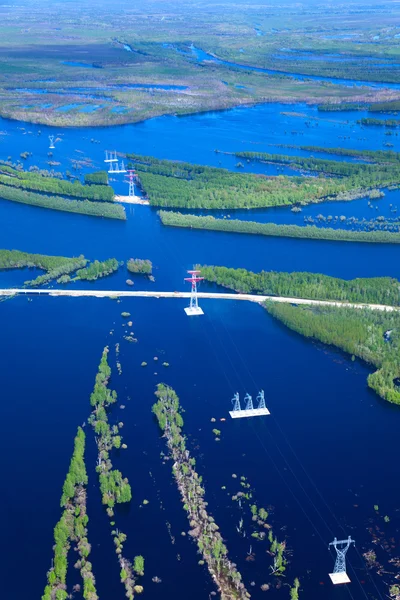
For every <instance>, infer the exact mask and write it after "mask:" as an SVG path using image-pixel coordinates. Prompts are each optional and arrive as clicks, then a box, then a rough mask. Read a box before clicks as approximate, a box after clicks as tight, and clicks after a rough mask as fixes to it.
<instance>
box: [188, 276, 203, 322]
mask: <svg viewBox="0 0 400 600" xmlns="http://www.w3.org/2000/svg"><path fill="white" fill-rule="evenodd" d="M188 273H189V275H191V277H185V281H190V283H191V284H192V292H191V294H190V305H189V306H188V307H187V308H185V313H186V314H187V315H188V317H192V316H194V315H204V312H203V311H202V309H201V308H200V306H199V303H198V300H197V283H198V282H199V281H202V280H203V279H204V277H198V274H199V273H200V271H188Z"/></svg>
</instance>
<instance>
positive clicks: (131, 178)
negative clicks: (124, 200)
mask: <svg viewBox="0 0 400 600" xmlns="http://www.w3.org/2000/svg"><path fill="white" fill-rule="evenodd" d="M135 179H136V173H135V171H134V170H133V169H128V175H125V181H127V182H128V183H129V194H128V195H129V197H131V198H133V197H134V196H135Z"/></svg>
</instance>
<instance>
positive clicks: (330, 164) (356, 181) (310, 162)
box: [235, 147, 400, 190]
mask: <svg viewBox="0 0 400 600" xmlns="http://www.w3.org/2000/svg"><path fill="white" fill-rule="evenodd" d="M328 150H329V151H328V153H329V154H333V152H332V149H328ZM334 150H335V151H336V150H337V151H338V152H335V154H341V152H340V151H341V150H342V149H341V148H335V149H334ZM314 151H316V152H322V148H319V147H318V150H314ZM344 152H351V153H353V152H356V151H353V150H350V151H349V150H345V151H344ZM383 154H385V153H383ZM392 154H396V153H394V152H393V153H392ZM235 156H238V157H241V158H245V159H247V160H253V161H260V162H267V163H269V162H272V163H278V164H282V165H285V164H287V165H290V166H291V167H292V168H295V169H305V170H307V171H315V172H318V173H325V174H330V175H338V176H339V177H347V178H348V180H347V181H348V182H349V185H348V186H347V187H348V189H349V190H351V189H353V188H364V189H365V188H370V187H376V186H382V185H391V184H393V183H398V182H399V181H400V176H399V173H398V165H394V164H392V163H393V162H394V161H395V160H396V159H395V158H394V157H393V156H388V157H387V156H384V157H382V158H381V157H378V156H376V155H374V159H375V160H380V161H381V162H380V163H379V164H376V163H375V162H374V163H365V162H362V163H354V162H345V161H334V160H327V159H323V158H314V157H313V156H310V157H304V156H288V155H284V154H267V153H265V152H236V153H235ZM350 156H355V155H353V154H350ZM364 156H367V155H364ZM370 158H372V157H370ZM386 158H387V160H388V162H389V164H387V163H386V162H383V161H384V160H385V159H386Z"/></svg>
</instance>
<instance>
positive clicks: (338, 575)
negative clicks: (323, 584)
mask: <svg viewBox="0 0 400 600" xmlns="http://www.w3.org/2000/svg"><path fill="white" fill-rule="evenodd" d="M351 544H355V541H354V540H352V539H351V536H350V535H349V537H348V538H347V540H338V539H337V538H335V539H334V540H333V542H331V543H330V544H329V547H330V546H333V547H334V548H335V550H336V555H337V556H336V561H335V566H334V568H333V573H329V577H330V578H331V580H332V583H334V584H335V585H337V584H338V583H350V578H349V576H348V575H347V573H346V553H347V550H348V549H349V548H350V545H351Z"/></svg>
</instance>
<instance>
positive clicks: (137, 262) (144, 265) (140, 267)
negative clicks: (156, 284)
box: [126, 258, 153, 275]
mask: <svg viewBox="0 0 400 600" xmlns="http://www.w3.org/2000/svg"><path fill="white" fill-rule="evenodd" d="M126 267H127V269H128V271H129V272H130V273H141V274H143V275H151V273H152V271H153V264H152V262H151V260H148V259H147V258H144V259H142V258H130V259H129V260H128V262H127V263H126Z"/></svg>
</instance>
